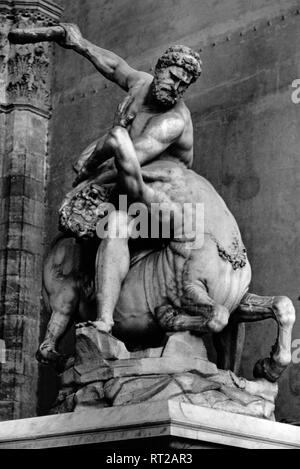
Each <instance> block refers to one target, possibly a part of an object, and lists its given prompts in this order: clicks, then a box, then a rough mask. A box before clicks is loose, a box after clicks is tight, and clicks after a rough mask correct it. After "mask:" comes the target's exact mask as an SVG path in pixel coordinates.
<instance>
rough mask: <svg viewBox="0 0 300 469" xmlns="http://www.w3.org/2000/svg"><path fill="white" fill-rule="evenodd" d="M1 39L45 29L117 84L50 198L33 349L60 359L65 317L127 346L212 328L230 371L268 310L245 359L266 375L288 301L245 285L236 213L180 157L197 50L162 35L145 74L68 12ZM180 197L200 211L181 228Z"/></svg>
mask: <svg viewBox="0 0 300 469" xmlns="http://www.w3.org/2000/svg"><path fill="white" fill-rule="evenodd" d="M10 40H11V41H12V42H19V43H20V42H21V43H22V42H24V43H25V42H39V41H56V42H57V43H58V44H59V45H60V46H62V47H64V48H67V49H72V50H74V51H75V52H77V53H78V54H80V55H82V56H83V57H85V58H87V59H88V60H89V61H90V62H91V63H92V64H93V65H94V66H95V67H96V69H97V70H98V71H99V72H100V74H102V75H103V77H105V79H108V80H110V81H112V82H114V83H115V84H117V85H118V86H119V87H121V88H122V89H123V90H124V91H125V93H126V97H125V99H124V101H123V102H122V103H121V104H120V105H119V106H118V109H117V111H116V113H115V118H114V122H113V125H112V128H111V130H110V131H109V132H108V133H107V134H106V135H104V136H103V137H101V138H98V139H97V140H96V141H95V142H94V143H92V144H91V145H90V146H89V147H88V148H87V149H86V150H85V151H84V152H83V153H82V155H81V156H80V157H79V159H78V161H77V163H76V165H75V168H76V171H77V174H76V178H75V180H74V184H73V186H74V187H73V189H72V190H70V192H69V193H68V194H67V195H66V197H65V199H64V201H63V203H62V205H61V208H60V211H59V218H60V226H61V231H62V233H61V234H60V235H59V236H58V237H57V238H56V240H55V241H54V242H53V244H52V247H51V250H50V252H49V255H48V257H47V259H46V262H45V266H44V290H45V302H46V304H47V306H48V308H49V311H50V312H51V318H50V321H49V324H48V327H47V331H46V336H45V338H44V340H43V342H42V343H41V345H40V347H39V350H38V353H37V358H38V359H39V360H40V361H41V362H42V363H52V364H53V365H54V366H57V365H60V366H62V364H63V363H64V358H63V357H62V356H61V354H60V353H59V351H58V345H59V341H60V340H61V338H62V337H63V336H64V334H65V332H66V330H67V328H68V327H69V325H70V324H71V323H72V322H74V321H77V322H79V324H78V326H79V327H78V328H77V330H78V331H79V332H78V334H79V335H80V334H82V331H84V330H89V331H90V332H89V333H88V334H92V335H93V334H98V333H99V334H100V336H101V337H102V339H103V340H104V341H105V340H108V339H107V337H111V340H117V341H120V342H121V343H123V344H125V346H126V348H127V350H128V351H129V352H130V351H131V352H132V353H133V354H136V355H135V357H138V355H137V353H138V352H140V353H142V351H145V350H149V349H151V350H154V349H159V348H160V347H162V346H165V344H166V342H167V341H168V340H170V338H172V337H173V336H174V337H176V334H179V335H180V334H181V335H180V337H182V334H188V337H193V340H198V338H199V340H201V337H202V336H203V335H204V334H207V333H212V334H213V340H214V343H215V347H216V352H217V364H218V367H219V368H221V369H222V370H231V371H232V372H235V373H237V372H238V365H239V363H240V360H241V354H242V348H243V344H242V332H243V324H244V323H246V322H251V321H259V320H264V319H268V318H273V319H274V320H275V321H276V323H277V326H278V335H277V338H276V342H275V344H274V346H273V348H272V350H271V353H270V356H269V357H267V358H262V359H259V360H258V361H257V363H256V365H255V368H254V377H255V379H256V380H258V381H259V382H260V383H262V382H264V383H268V382H269V383H275V382H276V381H277V380H278V378H279V376H280V375H281V373H282V372H283V371H284V369H285V368H286V367H287V366H288V364H289V363H290V360H291V332H292V327H293V324H294V321H295V310H294V307H293V304H292V302H291V301H290V299H289V298H287V297H286V296H259V295H256V294H254V293H252V292H250V291H249V286H250V282H251V266H250V262H249V259H248V257H247V251H246V248H245V246H244V244H243V241H242V237H241V233H240V230H239V227H238V224H237V222H236V220H235V218H234V216H233V215H232V213H231V212H230V211H229V209H228V207H227V206H226V204H225V202H224V201H223V199H222V198H221V197H220V196H219V194H218V193H217V192H216V190H215V189H214V188H213V186H212V185H211V184H210V183H209V182H208V181H207V180H206V179H204V178H203V177H202V176H201V175H199V174H197V173H196V172H195V171H193V169H192V166H193V159H194V149H193V123H192V118H191V114H190V112H189V109H188V108H187V106H186V104H185V103H184V100H183V95H184V93H185V91H186V90H187V89H188V88H189V87H190V86H191V85H192V84H193V83H194V82H196V80H197V79H198V78H199V77H200V75H201V71H202V62H201V60H200V56H199V54H198V53H197V52H195V51H193V50H192V49H190V48H189V47H187V46H183V45H174V46H171V47H169V48H168V50H167V51H166V52H165V53H164V54H163V55H162V56H161V57H160V58H159V59H158V62H157V65H156V68H155V71H154V76H152V75H151V74H149V73H146V72H143V71H140V70H135V69H134V68H132V67H131V66H130V65H129V64H128V63H127V62H126V61H125V60H123V59H122V58H120V57H119V56H117V55H116V54H114V53H113V52H111V51H108V50H105V49H102V48H101V47H98V46H95V45H94V44H92V43H90V42H89V41H88V40H86V39H84V38H83V36H82V34H81V32H80V31H79V29H78V27H77V26H75V25H73V24H66V23H61V24H59V25H57V26H52V27H49V28H36V29H29V30H18V29H16V30H14V31H13V32H11V33H10ZM196 157H197V158H200V159H201V155H196ZM120 196H126V197H127V200H128V203H129V204H142V205H143V207H145V210H146V213H148V215H149V220H150V221H149V233H150V235H149V236H148V237H147V236H145V237H143V238H142V239H138V238H137V237H134V236H133V227H136V223H135V222H136V219H137V218H138V216H139V213H138V211H137V212H136V215H135V216H134V215H132V213H129V212H128V211H126V210H124V209H123V207H120V203H119V200H120ZM154 205H155V206H156V207H158V208H159V210H158V211H156V212H155V213H153V210H152V208H153V206H154ZM111 206H113V207H114V210H111V209H109V207H111ZM184 206H188V210H189V211H188V218H189V219H190V220H192V221H193V220H194V219H195V218H196V215H197V210H198V207H200V206H201V207H203V213H204V222H203V224H201V226H199V227H198V226H197V224H196V228H195V226H194V225H193V223H191V224H190V225H191V226H193V231H192V232H191V229H190V231H189V228H188V229H187V230H182V228H183V227H182V223H183V221H182V220H183V219H182V216H181V214H182V210H183V207H184ZM154 218H155V221H156V222H158V224H159V225H160V226H165V225H168V226H169V227H171V229H170V235H169V237H168V238H166V237H163V236H157V237H155V239H154V238H153V237H151V220H152V223H154ZM103 220H105V226H106V236H105V237H103V239H100V238H99V230H98V231H97V226H99V223H102V225H103ZM200 231H201V232H200ZM182 232H183V233H184V235H183V236H182V235H181V236H179V233H181V234H182ZM97 233H98V236H97ZM200 239H201V242H199V240H200ZM80 331H81V332H80ZM91 331H92V332H91ZM185 336H186V335H185ZM104 337H106V339H104ZM93 340H94V339H93ZM179 354H180V351H179ZM103 356H104V355H103ZM147 357H148V359H149V360H151V356H147ZM161 357H163V355H162V356H161ZM127 358H128V357H127ZM191 358H192V357H191ZM104 359H108V360H109V359H117V360H119V359H120V361H121V360H122V357H120V356H114V357H111V356H110V357H107V356H104ZM123 359H124V358H123ZM134 359H135V360H137V359H138V358H134ZM185 359H186V361H187V362H188V360H189V358H188V356H186V357H185ZM105 366H107V363H106V364H105ZM151 370H152V371H151V373H152V372H153V369H152V368H151ZM183 371H188V372H189V373H191V370H183ZM165 372H166V371H165ZM176 372H178V370H176V369H175V370H174V373H175V374H176ZM153 373H154V375H155V371H154V372H153ZM153 373H152V374H153ZM146 375H147V373H146ZM143 376H144V375H143ZM113 377H114V378H116V375H113ZM99 379H100V378H99ZM101 379H102V378H101ZM101 379H100V381H101ZM118 379H119V378H118ZM266 386H267V384H266ZM104 387H105V385H104ZM238 387H239V390H240V388H241V387H242V385H239V386H238ZM246 388H247V387H246ZM202 391H203V390H202ZM203 392H204V394H205V392H208V391H203ZM209 392H212V391H209ZM249 392H250V391H249ZM250 394H251V392H250ZM263 397H264V398H265V395H264V396H263ZM247 405H248V404H247Z"/></svg>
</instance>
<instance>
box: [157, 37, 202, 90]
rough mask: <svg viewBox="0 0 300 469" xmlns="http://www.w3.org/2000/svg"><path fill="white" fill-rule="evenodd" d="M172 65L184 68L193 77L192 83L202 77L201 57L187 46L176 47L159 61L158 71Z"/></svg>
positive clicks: (171, 48) (168, 50) (172, 47)
mask: <svg viewBox="0 0 300 469" xmlns="http://www.w3.org/2000/svg"><path fill="white" fill-rule="evenodd" d="M172 65H177V66H178V67H182V68H184V69H185V70H186V71H187V72H189V73H191V75H192V76H193V78H192V83H193V82H194V81H196V80H197V78H198V77H199V76H200V75H201V71H202V68H201V66H202V61H201V59H200V55H199V54H198V53H197V52H195V51H194V50H193V49H191V48H190V47H187V46H182V45H174V46H171V47H169V48H168V49H167V50H166V52H165V53H164V54H163V55H162V56H161V57H160V58H159V59H158V61H157V64H156V67H155V68H156V70H160V69H163V68H166V67H170V66H172Z"/></svg>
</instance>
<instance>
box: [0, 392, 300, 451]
mask: <svg viewBox="0 0 300 469" xmlns="http://www.w3.org/2000/svg"><path fill="white" fill-rule="evenodd" d="M154 443H155V445H156V448H166V447H170V448H184V449H185V450H186V449H189V448H191V449H192V448H199V449H201V448H208V447H217V448H222V447H234V448H249V449H281V448H287V449H288V448H290V449H293V448H294V449H296V448H298V449H300V428H298V427H296V426H292V425H287V424H283V423H278V422H271V421H268V420H264V419H258V418H255V417H249V416H245V415H238V414H232V413H229V412H224V411H220V410H215V409H209V408H205V407H201V406H196V405H192V404H186V403H181V402H177V401H172V400H168V401H160V402H147V403H141V404H134V405H129V406H120V407H108V408H104V409H98V410H97V409H91V410H86V411H84V412H80V413H76V412H75V413H74V412H71V413H67V414H59V415H51V416H46V417H36V418H30V419H23V420H15V421H7V422H3V423H0V449H3V448H13V449H16V448H59V447H75V446H76V447H77V446H82V445H83V446H84V445H86V446H91V447H96V448H100V449H107V448H109V449H112V448H115V449H120V448H122V447H123V448H126V449H127V450H128V451H129V450H130V449H132V450H134V453H138V452H139V450H140V451H142V450H143V449H144V450H145V449H147V450H149V448H153V446H154ZM122 445H124V446H122Z"/></svg>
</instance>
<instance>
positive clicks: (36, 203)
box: [0, 0, 61, 420]
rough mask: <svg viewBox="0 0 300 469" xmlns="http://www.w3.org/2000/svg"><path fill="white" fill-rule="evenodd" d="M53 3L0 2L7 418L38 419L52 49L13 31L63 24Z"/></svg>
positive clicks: (0, 385)
mask: <svg viewBox="0 0 300 469" xmlns="http://www.w3.org/2000/svg"><path fill="white" fill-rule="evenodd" d="M60 14H61V9H60V8H59V7H57V6H56V5H55V3H54V2H52V1H49V0H35V1H30V0H22V1H17V0H16V1H14V0H0V47H1V53H0V339H1V340H3V341H4V342H5V347H6V356H5V360H4V359H2V360H1V361H2V363H1V364H0V420H3V419H11V418H20V417H26V416H33V415H35V409H36V400H37V398H36V391H37V380H38V368H37V363H36V361H35V359H34V355H35V351H36V349H37V347H38V341H39V328H40V324H39V318H40V313H41V291H42V256H43V243H44V213H45V185H46V177H47V164H48V162H47V151H48V126H49V117H50V112H51V99H50V98H51V97H50V78H51V61H52V53H53V50H52V46H51V45H49V44H48V43H39V44H29V45H18V46H17V45H16V46H15V45H12V44H10V43H9V41H8V33H9V31H10V29H11V28H16V27H21V28H26V27H32V26H35V25H36V26H41V25H51V24H55V23H56V22H57V21H58V19H59V17H60Z"/></svg>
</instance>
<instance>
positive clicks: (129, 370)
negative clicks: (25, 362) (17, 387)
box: [51, 326, 278, 420]
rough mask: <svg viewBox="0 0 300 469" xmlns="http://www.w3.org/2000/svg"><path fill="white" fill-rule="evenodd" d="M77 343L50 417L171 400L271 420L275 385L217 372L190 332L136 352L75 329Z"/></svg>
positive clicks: (94, 332) (85, 328)
mask: <svg viewBox="0 0 300 469" xmlns="http://www.w3.org/2000/svg"><path fill="white" fill-rule="evenodd" d="M76 339H77V340H76V355H75V358H74V360H73V361H72V363H69V365H68V366H69V367H68V369H66V371H65V372H64V373H62V374H61V375H60V384H61V388H60V392H59V395H58V397H57V400H56V402H55V404H54V407H53V408H52V410H51V413H53V414H55V413H64V412H80V411H84V410H85V409H87V408H97V409H99V408H102V407H110V406H125V405H130V404H137V403H140V402H146V401H148V402H149V401H152V402H153V401H159V400H167V399H173V400H174V399H175V400H178V401H180V402H186V403H190V404H195V405H197V406H203V407H210V408H213V409H220V410H223V411H228V412H233V413H238V414H244V415H251V416H254V417H259V418H264V419H269V420H275V418H274V408H275V404H274V401H275V398H276V396H277V392H278V386H277V384H276V383H270V382H268V381H266V380H264V379H260V380H256V381H247V380H246V379H244V378H239V377H237V376H236V375H235V374H234V373H232V372H231V371H224V370H219V369H218V368H217V367H216V365H215V364H214V363H212V362H210V361H209V360H208V358H207V352H206V348H205V345H204V342H203V340H202V339H201V338H200V337H197V336H194V335H192V334H190V333H189V332H180V333H176V334H173V335H171V336H170V337H169V338H168V340H167V342H166V344H165V346H164V347H161V348H151V349H146V350H143V351H138V352H129V351H128V350H127V349H126V347H125V345H124V344H123V343H122V342H121V341H119V340H117V339H116V338H114V337H113V336H111V335H110V334H107V333H104V332H100V331H98V330H97V329H96V328H95V327H93V326H83V327H81V328H78V329H77V337H76Z"/></svg>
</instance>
